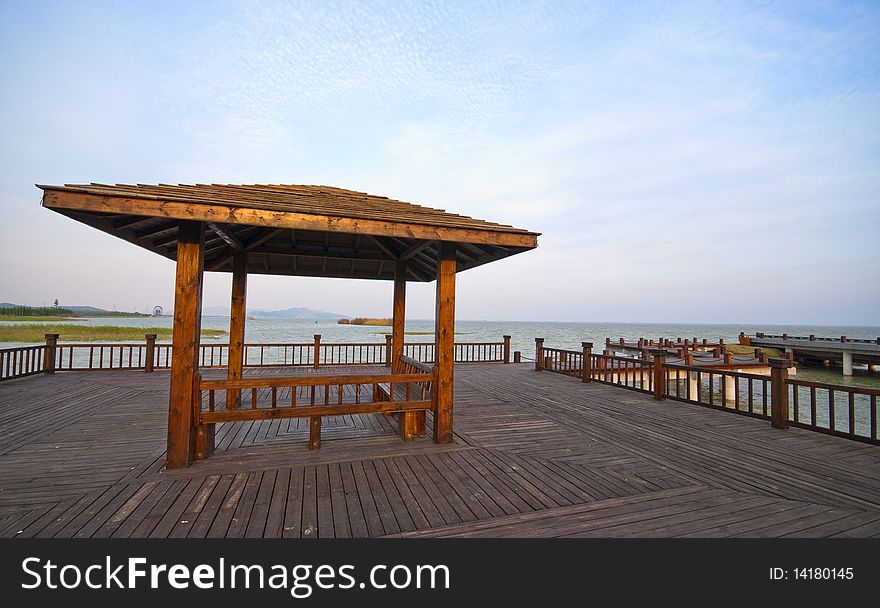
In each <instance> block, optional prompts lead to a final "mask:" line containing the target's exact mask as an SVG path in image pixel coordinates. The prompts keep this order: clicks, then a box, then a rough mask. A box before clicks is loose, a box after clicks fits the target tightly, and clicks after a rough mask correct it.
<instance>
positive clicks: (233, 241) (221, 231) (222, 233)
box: [208, 222, 244, 251]
mask: <svg viewBox="0 0 880 608" xmlns="http://www.w3.org/2000/svg"><path fill="white" fill-rule="evenodd" d="M208 228H210V229H211V230H213V231H214V234H216V235H217V236H219V237H220V238H221V239H223V240H224V241H226V243H227V244H228V245H229V246H230V247H232V248H233V249H235V250H236V251H244V244H242V242H241V240H240V239H239V238H238V237H237V236H235V233H234V232H233V231H232V230H231V229H230V228H228V227H223V226H221V225H219V224H217V223H216V222H208Z"/></svg>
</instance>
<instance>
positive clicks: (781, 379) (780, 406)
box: [768, 359, 791, 429]
mask: <svg viewBox="0 0 880 608" xmlns="http://www.w3.org/2000/svg"><path fill="white" fill-rule="evenodd" d="M768 363H769V364H770V424H771V426H772V427H773V428H775V429H787V428H788V368H789V367H790V365H791V364H790V363H789V361H788V359H770V360H769V362H768Z"/></svg>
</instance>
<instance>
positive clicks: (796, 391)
mask: <svg viewBox="0 0 880 608" xmlns="http://www.w3.org/2000/svg"><path fill="white" fill-rule="evenodd" d="M787 388H788V391H789V395H788V396H789V403H790V405H791V410H792V415H791V418H790V420H791V425H792V426H797V427H801V428H807V429H811V430H814V431H819V432H821V433H828V434H831V435H838V436H842V437H848V438H850V439H859V440H862V441H868V442H870V443H875V444H880V440H878V435H877V427H878V420H877V397H878V396H880V390H877V389H870V388H862V387H856V386H839V385H836V384H824V383H822V382H809V381H807V380H795V379H792V378H789V379H788V382H787Z"/></svg>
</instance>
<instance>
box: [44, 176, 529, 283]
mask: <svg viewBox="0 0 880 608" xmlns="http://www.w3.org/2000/svg"><path fill="white" fill-rule="evenodd" d="M38 187H39V188H41V189H42V190H43V206H44V207H47V208H49V209H52V210H54V211H57V212H59V213H62V214H64V215H67V216H69V217H72V218H73V219H76V220H78V221H80V222H83V223H85V224H88V225H90V226H93V227H95V228H98V229H100V230H103V231H105V232H108V233H110V234H113V235H114V236H117V237H119V238H123V239H125V240H127V241H130V242H132V243H134V244H136V245H139V246H141V247H144V248H146V249H149V250H150V251H154V252H156V253H158V254H160V255H163V256H165V257H167V258H170V259H174V258H175V256H176V249H177V238H176V236H177V230H178V226H179V224H180V222H181V221H182V220H189V221H200V222H203V223H204V224H205V225H206V228H207V230H206V243H205V268H206V270H213V271H228V270H229V269H230V262H231V259H232V257H233V254H234V252H235V251H246V252H247V253H248V272H250V273H256V274H282V275H302V276H331V277H344V278H367V279H392V278H393V277H394V267H395V264H396V263H398V262H404V263H405V264H406V267H407V273H408V275H409V276H410V277H411V278H412V279H414V280H420V281H430V280H433V279H434V278H436V260H437V255H438V251H439V245H438V242H439V241H446V242H454V243H457V244H458V245H459V246H458V247H457V248H456V251H457V262H458V264H457V266H458V269H459V270H466V269H468V268H472V267H475V266H479V265H482V264H485V263H487V262H491V261H494V260H497V259H501V258H504V257H507V256H510V255H513V254H516V253H521V252H523V251H527V250H529V249H533V248H535V247H537V237H538V234H537V233H535V232H530V231H528V230H522V229H519V228H514V227H513V226H508V225H505V224H497V223H494V222H488V221H485V220H480V219H475V218H472V217H468V216H463V215H458V214H455V213H450V212H447V211H444V210H441V209H433V208H430V207H424V206H421V205H416V204H413V203H408V202H404V201H399V200H395V199H391V198H387V197H382V196H375V195H370V194H366V193H363V192H355V191H353V190H344V189H341V188H334V187H329V186H302V185H234V184H194V185H186V184H177V185H168V184H158V185H144V184H137V185H126V184H115V185H107V184H65V185H64V186H50V185H38Z"/></svg>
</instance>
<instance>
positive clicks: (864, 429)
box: [535, 338, 880, 445]
mask: <svg viewBox="0 0 880 608" xmlns="http://www.w3.org/2000/svg"><path fill="white" fill-rule="evenodd" d="M535 345H536V350H535V369H536V370H539V371H549V372H555V373H560V374H564V375H567V376H574V377H577V378H581V380H582V381H584V382H591V381H595V382H602V383H605V384H612V385H615V386H620V387H623V388H628V389H631V390H636V391H640V392H645V393H651V394H653V395H654V398H655V399H660V400H662V399H672V400H676V401H684V402H688V403H694V404H697V405H701V406H704V407H710V408H713V409H716V410H722V411H727V412H733V413H737V414H742V415H746V416H752V417H754V418H760V419H763V420H770V421H771V422H772V424H773V426H775V427H778V428H787V427H788V426H794V427H799V428H804V429H809V430H813V431H817V432H820V433H827V434H830V435H836V436H839V437H845V438H848V439H854V440H857V441H863V442H867V443H872V444H875V445H880V438H878V427H880V420H878V412H877V399H878V397H880V390H878V389H870V388H862V387H858V386H845V385H836V384H824V383H820V382H809V381H806V380H797V379H794V378H789V377H788V367H789V366H790V365H791V361H790V360H788V359H771V360H769V361H768V366H769V368H770V375H769V376H768V375H760V374H751V373H745V372H739V371H735V370H730V369H713V368H710V367H704V366H694V365H684V364H671V363H669V364H668V363H666V353H665V351H663V350H662V349H656V350H654V351H652V355H653V357H652V359H651V360H647V359H636V358H628V357H617V356H611V355H607V354H602V355H594V354H592V352H591V349H592V344H591V343H589V342H585V343H583V351H575V350H564V349H557V348H549V347H546V346H544V344H543V339H541V338H538V339H536V340H535ZM584 361H587V362H589V365H588V366H587V368H586V369H584Z"/></svg>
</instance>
